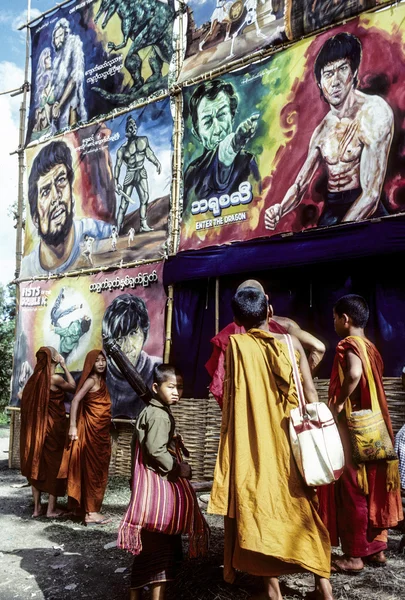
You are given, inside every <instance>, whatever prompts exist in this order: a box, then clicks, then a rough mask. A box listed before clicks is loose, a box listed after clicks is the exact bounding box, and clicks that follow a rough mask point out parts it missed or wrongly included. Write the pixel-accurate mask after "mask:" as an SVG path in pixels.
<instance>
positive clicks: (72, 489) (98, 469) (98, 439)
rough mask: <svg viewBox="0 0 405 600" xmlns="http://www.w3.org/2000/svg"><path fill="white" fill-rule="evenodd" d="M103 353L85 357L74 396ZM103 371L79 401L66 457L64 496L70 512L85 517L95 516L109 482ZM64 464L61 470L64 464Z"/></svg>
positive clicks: (107, 404) (108, 413)
mask: <svg viewBox="0 0 405 600" xmlns="http://www.w3.org/2000/svg"><path fill="white" fill-rule="evenodd" d="M99 354H103V355H104V352H103V351H102V350H92V351H91V352H89V353H88V354H87V356H86V360H85V363H84V367H83V372H82V375H81V377H80V381H79V384H78V386H77V390H76V394H77V393H78V392H79V390H80V389H81V388H82V387H83V385H84V383H85V381H86V380H87V379H88V377H89V376H90V375H91V372H92V370H93V367H94V364H95V362H96V360H97V357H98V356H99ZM105 377H106V372H105V371H104V374H103V377H102V381H101V386H100V389H99V390H97V391H96V392H88V393H87V394H86V395H85V396H84V398H83V399H82V400H81V402H80V404H79V408H78V412H77V437H78V439H77V440H76V441H74V442H71V443H70V451H69V453H68V455H69V456H68V458H69V461H68V471H67V493H68V496H69V503H70V506H71V507H72V508H78V507H80V509H81V510H82V511H84V512H86V513H92V512H94V513H98V512H99V511H100V509H101V505H102V502H103V498H104V493H105V489H106V487H107V482H108V468H109V464H110V456H111V438H110V426H111V399H110V394H109V393H108V389H107V385H106V382H105ZM66 458H67V457H66V456H65V460H64V468H65V469H66V467H67V460H66Z"/></svg>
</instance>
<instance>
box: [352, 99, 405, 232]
mask: <svg viewBox="0 0 405 600" xmlns="http://www.w3.org/2000/svg"><path fill="white" fill-rule="evenodd" d="M382 102H384V101H382ZM378 108H379V114H378V117H377V116H376V114H375V111H371V110H370V111H369V112H366V113H365V115H364V116H363V117H362V119H361V127H362V135H361V141H362V142H363V144H364V146H363V150H362V152H361V158H360V186H361V190H362V191H361V194H360V196H359V197H358V198H357V199H356V200H355V202H354V203H353V204H352V206H351V207H350V208H349V210H348V211H347V213H346V214H345V216H344V217H343V219H342V222H346V221H360V220H362V219H367V218H368V217H371V216H372V215H373V213H374V212H375V211H376V209H377V206H378V201H379V199H380V196H381V191H382V187H383V184H384V178H385V173H386V170H387V162H388V155H389V151H390V147H391V142H392V136H393V133H394V118H393V115H392V111H391V108H390V107H389V106H388V104H387V103H386V102H384V104H381V106H380V103H379V106H378Z"/></svg>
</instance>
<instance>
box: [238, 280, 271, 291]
mask: <svg viewBox="0 0 405 600" xmlns="http://www.w3.org/2000/svg"><path fill="white" fill-rule="evenodd" d="M247 287H250V288H255V290H259V291H260V292H263V294H264V293H265V291H264V288H263V286H262V284H261V283H259V282H258V281H256V279H246V281H243V282H242V283H241V284H240V286H239V287H238V289H237V290H236V293H238V292H239V291H240V290H243V289H244V288H247Z"/></svg>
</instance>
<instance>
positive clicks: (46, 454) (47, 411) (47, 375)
mask: <svg viewBox="0 0 405 600" xmlns="http://www.w3.org/2000/svg"><path fill="white" fill-rule="evenodd" d="M50 387H51V351H50V350H49V348H47V347H45V346H44V347H42V348H40V349H39V350H38V352H37V364H36V366H35V370H34V373H33V374H32V376H31V377H30V379H29V380H28V381H27V383H26V385H25V388H24V391H23V395H22V399H21V434H20V453H21V473H22V474H23V475H25V477H27V479H28V481H29V482H30V484H31V485H33V486H34V487H35V488H36V489H38V490H40V491H41V492H47V493H48V494H53V495H54V496H64V495H65V492H66V479H60V478H59V479H58V472H59V468H60V466H61V461H62V457H63V450H64V446H65V441H66V434H67V425H68V421H67V419H66V410H65V404H64V399H65V394H64V392H63V391H62V390H57V391H53V390H51V389H50Z"/></svg>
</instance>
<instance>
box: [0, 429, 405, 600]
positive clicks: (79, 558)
mask: <svg viewBox="0 0 405 600" xmlns="http://www.w3.org/2000/svg"><path fill="white" fill-rule="evenodd" d="M8 436H9V431H8V428H7V427H5V426H3V427H1V426H0V599H1V600H12V599H24V600H30V599H34V598H35V600H43V599H45V600H78V599H81V598H89V599H90V598H91V600H101V599H103V600H104V599H107V598H108V600H125V599H126V598H127V597H128V588H129V580H130V572H131V564H132V557H131V555H129V554H127V553H126V552H123V551H122V550H118V549H117V548H115V547H113V546H112V545H113V544H114V542H115V539H116V532H117V527H118V525H119V522H120V518H121V517H122V515H123V513H124V511H125V508H126V505H127V502H128V500H129V489H128V483H127V480H126V479H122V478H114V479H111V480H110V483H109V486H108V489H107V493H106V497H105V502H104V512H105V513H108V515H110V516H111V517H112V522H111V523H110V524H108V525H106V526H103V527H100V526H95V527H92V528H89V527H85V526H83V525H81V524H80V523H79V522H74V521H72V520H70V519H67V518H65V519H50V520H49V519H46V518H45V517H43V518H40V519H32V518H31V513H32V504H31V492H30V488H28V487H18V486H20V485H21V484H23V483H24V481H25V480H24V478H23V477H21V475H20V474H19V472H18V471H15V470H10V469H8V452H7V451H8ZM16 486H17V487H16ZM208 520H209V523H210V526H211V531H212V537H211V550H210V553H209V556H208V557H207V558H206V559H204V560H198V561H189V560H184V561H183V565H182V568H181V571H180V573H179V576H178V578H177V581H176V582H175V583H173V584H171V585H170V588H169V590H168V600H186V599H187V600H189V599H192V600H228V599H229V600H230V599H233V600H247V599H248V598H249V597H250V595H251V594H252V593H256V592H257V591H258V590H259V589H260V584H259V582H258V580H256V579H255V578H253V577H249V576H247V575H243V574H240V575H239V576H238V578H237V581H236V583H235V584H234V585H232V586H231V585H227V584H225V583H224V582H223V579H222V561H223V558H222V552H223V531H222V519H221V518H219V517H212V516H208ZM400 539H401V533H400V532H399V531H390V540H389V550H388V552H387V556H388V559H389V562H388V565H387V566H386V567H384V568H379V569H376V568H371V567H366V568H365V569H364V571H362V573H360V574H358V575H356V576H348V575H333V576H332V585H333V588H334V592H335V598H336V600H374V599H376V600H400V599H403V598H405V574H404V573H405V572H404V567H405V555H404V554H403V553H402V552H399V551H398V546H399V542H400ZM106 546H107V547H106ZM312 586H313V577H312V576H311V575H295V576H290V577H285V578H282V590H283V596H284V598H285V600H293V599H294V600H298V599H302V598H304V596H305V593H306V592H307V591H309V590H310V589H312ZM148 597H149V595H148V594H145V599H147V598H148Z"/></svg>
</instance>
